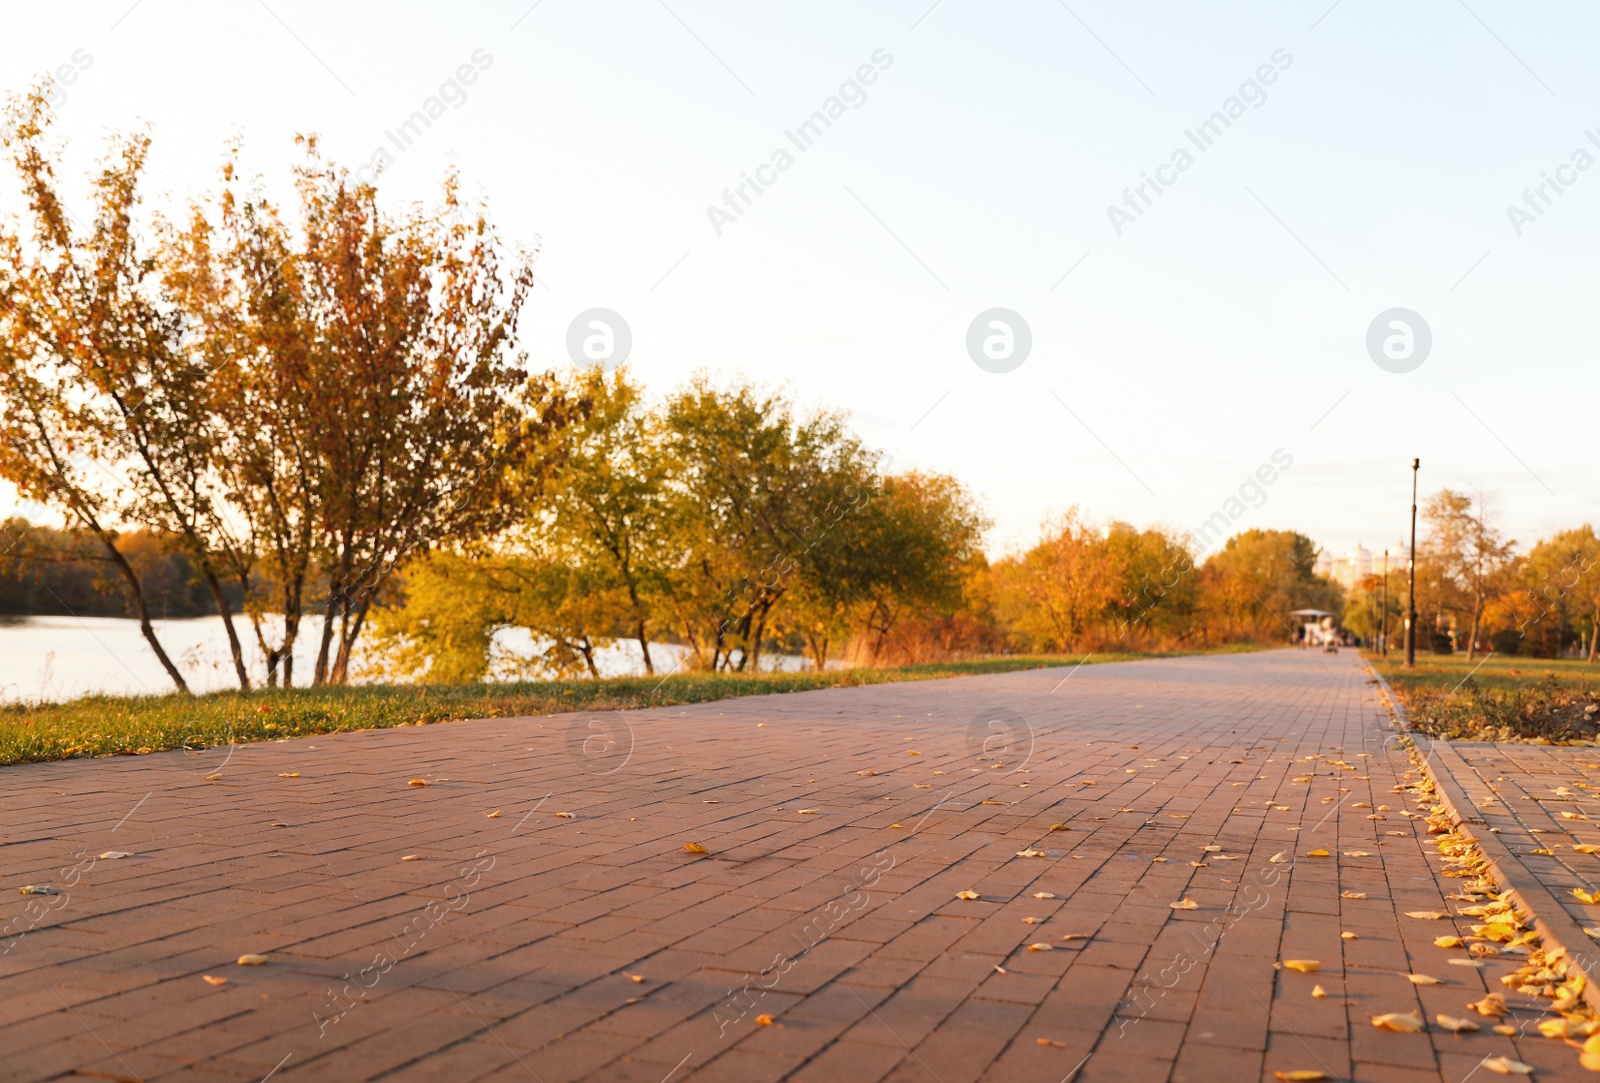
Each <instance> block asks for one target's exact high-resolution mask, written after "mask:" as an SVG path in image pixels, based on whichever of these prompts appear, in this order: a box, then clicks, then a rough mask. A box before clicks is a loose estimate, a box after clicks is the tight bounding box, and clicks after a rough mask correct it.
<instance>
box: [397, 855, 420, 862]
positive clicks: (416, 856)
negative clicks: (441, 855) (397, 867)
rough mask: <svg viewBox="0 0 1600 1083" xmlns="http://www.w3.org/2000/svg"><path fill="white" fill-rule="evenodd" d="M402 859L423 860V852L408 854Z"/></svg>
mask: <svg viewBox="0 0 1600 1083" xmlns="http://www.w3.org/2000/svg"><path fill="white" fill-rule="evenodd" d="M400 860H401V861H421V860H422V855H421V854H406V855H405V856H404V857H402V858H401V859H400Z"/></svg>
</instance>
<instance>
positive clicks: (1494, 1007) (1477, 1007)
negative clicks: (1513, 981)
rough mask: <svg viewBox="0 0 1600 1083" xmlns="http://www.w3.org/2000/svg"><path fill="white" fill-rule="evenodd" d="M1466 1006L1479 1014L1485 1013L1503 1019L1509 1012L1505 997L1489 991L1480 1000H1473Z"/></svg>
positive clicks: (1493, 1017)
mask: <svg viewBox="0 0 1600 1083" xmlns="http://www.w3.org/2000/svg"><path fill="white" fill-rule="evenodd" d="M1467 1007H1469V1008H1471V1009H1472V1010H1473V1011H1475V1012H1477V1013H1478V1014H1479V1015H1487V1016H1489V1017H1490V1018H1492V1019H1504V1018H1505V1017H1506V1016H1508V1015H1510V1014H1511V1009H1510V1008H1508V1007H1506V998H1505V997H1504V996H1502V995H1501V994H1499V993H1490V994H1488V995H1487V996H1485V997H1484V998H1483V999H1482V1000H1475V1001H1473V1002H1472V1003H1471V1004H1468V1005H1467Z"/></svg>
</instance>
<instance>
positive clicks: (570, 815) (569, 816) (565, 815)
mask: <svg viewBox="0 0 1600 1083" xmlns="http://www.w3.org/2000/svg"><path fill="white" fill-rule="evenodd" d="M577 818H578V814H577V813H575V812H558V813H556V819H558V820H576V819H577Z"/></svg>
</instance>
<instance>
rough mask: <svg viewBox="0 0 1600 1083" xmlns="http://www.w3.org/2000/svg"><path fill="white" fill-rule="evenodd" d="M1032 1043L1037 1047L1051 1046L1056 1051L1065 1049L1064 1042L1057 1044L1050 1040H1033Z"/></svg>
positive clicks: (1065, 1044)
mask: <svg viewBox="0 0 1600 1083" xmlns="http://www.w3.org/2000/svg"><path fill="white" fill-rule="evenodd" d="M1034 1042H1035V1044H1038V1045H1053V1046H1055V1047H1056V1048H1057V1049H1065V1048H1066V1047H1067V1043H1066V1042H1058V1041H1055V1040H1054V1039H1052V1038H1035V1039H1034Z"/></svg>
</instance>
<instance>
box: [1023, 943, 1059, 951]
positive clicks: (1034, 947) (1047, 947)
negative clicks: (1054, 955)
mask: <svg viewBox="0 0 1600 1083" xmlns="http://www.w3.org/2000/svg"><path fill="white" fill-rule="evenodd" d="M1028 950H1029V951H1055V950H1056V946H1055V945H1054V944H1044V943H1040V944H1029V945H1028Z"/></svg>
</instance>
